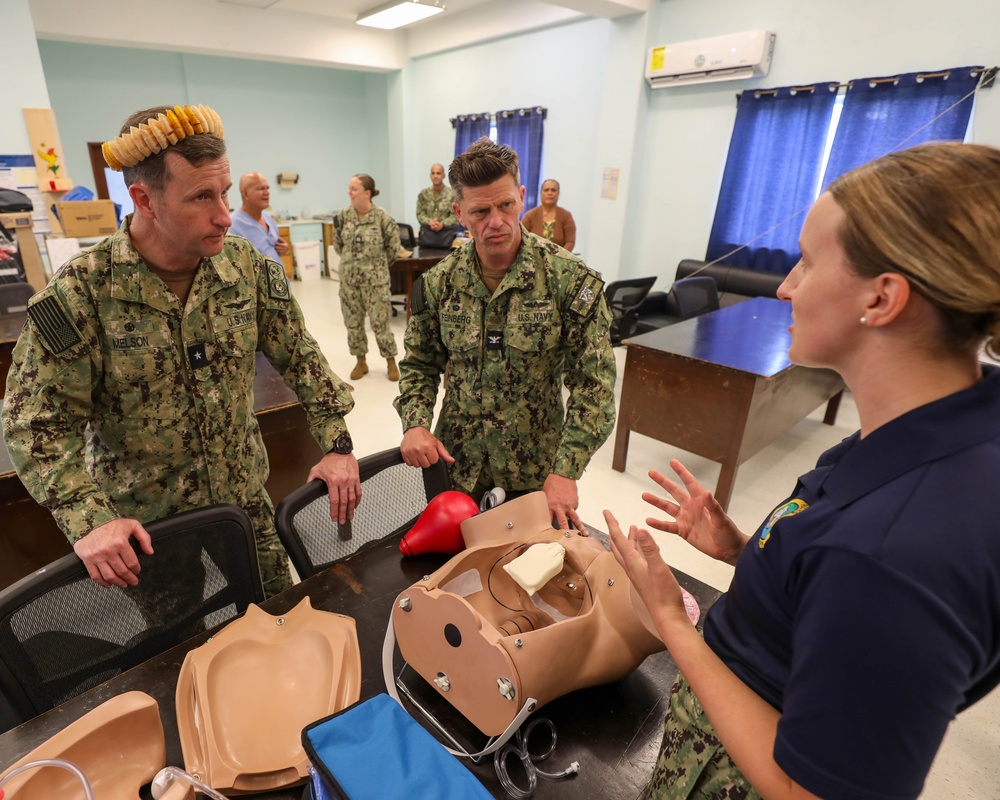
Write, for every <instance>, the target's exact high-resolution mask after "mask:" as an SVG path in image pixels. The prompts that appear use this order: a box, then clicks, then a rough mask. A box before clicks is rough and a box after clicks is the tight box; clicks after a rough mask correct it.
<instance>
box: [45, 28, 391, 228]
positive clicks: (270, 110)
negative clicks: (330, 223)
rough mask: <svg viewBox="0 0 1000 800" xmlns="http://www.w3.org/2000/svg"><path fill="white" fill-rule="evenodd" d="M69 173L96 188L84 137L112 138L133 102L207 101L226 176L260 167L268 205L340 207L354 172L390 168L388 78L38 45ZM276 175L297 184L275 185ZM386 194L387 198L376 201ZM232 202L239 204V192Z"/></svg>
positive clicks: (314, 209)
mask: <svg viewBox="0 0 1000 800" xmlns="http://www.w3.org/2000/svg"><path fill="white" fill-rule="evenodd" d="M38 44H39V51H40V53H41V60H42V64H43V66H44V70H45V78H46V81H47V83H48V88H49V95H50V97H51V103H52V108H53V109H55V112H56V118H57V120H58V121H59V131H60V135H61V137H62V141H63V148H64V149H65V151H66V160H67V164H68V166H69V170H70V175H71V176H72V177H73V179H74V181H75V182H76V183H77V184H83V185H86V186H89V187H90V188H93V175H92V172H91V169H90V162H89V158H88V156H87V148H86V143H87V142H90V141H104V140H106V139H109V138H111V137H112V136H114V135H117V133H118V130H119V128H120V126H121V123H122V122H123V121H124V120H125V119H126V118H127V117H128V116H129V114H131V113H132V112H133V111H136V110H138V109H140V108H144V107H148V106H152V105H158V104H162V103H171V104H184V103H189V104H191V103H204V104H205V105H209V106H212V107H213V108H214V109H215V110H216V111H217V112H218V113H219V115H220V116H221V117H222V121H223V124H224V125H225V130H226V144H227V149H228V153H229V160H230V166H231V169H232V174H233V181H234V183H237V182H238V181H239V176H240V175H241V174H242V173H244V172H249V171H255V172H262V173H263V174H264V175H266V176H267V177H268V179H269V180H270V181H271V185H272V191H271V203H272V208H274V209H275V210H287V211H288V212H290V213H291V214H293V215H300V214H301V213H302V212H303V211H304V210H308V211H309V212H310V213H313V214H315V213H321V212H326V211H331V210H334V209H339V208H342V207H343V206H344V205H345V204H346V202H347V194H346V192H347V182H348V180H349V178H350V176H351V175H353V174H354V173H356V172H371V173H372V174H373V175H376V176H377V175H378V174H379V173H380V172H385V171H386V170H387V169H388V156H387V153H386V144H385V143H386V141H387V140H386V132H385V128H386V111H385V108H384V107H385V103H386V97H387V92H388V90H387V88H386V86H387V84H386V82H387V80H388V79H387V77H386V76H385V75H375V74H369V73H361V72H350V71H347V70H335V69H325V68H320V67H307V66H299V65H293V64H277V63H272V62H263V61H248V60H244V59H235V58H220V57H216V56H204V55H192V54H182V53H172V52H166V51H158V50H137V49H131V48H123V47H104V46H99V45H88V44H74V43H67V42H54V41H40V42H39V43H38ZM279 172H297V173H299V176H300V179H299V183H298V185H297V186H296V187H295V188H294V189H291V190H283V189H278V188H276V186H275V184H276V180H275V177H276V176H277V174H278V173H279ZM379 199H380V200H384V199H386V198H382V197H380V198H379ZM231 202H232V204H233V205H234V206H238V205H239V193H238V192H233V194H232V195H231Z"/></svg>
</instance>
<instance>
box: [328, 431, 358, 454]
mask: <svg viewBox="0 0 1000 800" xmlns="http://www.w3.org/2000/svg"><path fill="white" fill-rule="evenodd" d="M353 450H354V442H352V441H351V437H350V436H348V435H347V434H346V433H342V434H340V436H338V437H337V441H335V442H334V443H333V451H332V452H334V453H337V454H338V455H342V456H346V455H347V454H348V453H350V452H351V451H353Z"/></svg>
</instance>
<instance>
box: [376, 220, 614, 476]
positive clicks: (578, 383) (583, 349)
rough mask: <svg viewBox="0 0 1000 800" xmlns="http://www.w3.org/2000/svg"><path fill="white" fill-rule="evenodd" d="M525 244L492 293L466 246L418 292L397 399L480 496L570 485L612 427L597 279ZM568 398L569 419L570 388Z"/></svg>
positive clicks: (556, 250)
mask: <svg viewBox="0 0 1000 800" xmlns="http://www.w3.org/2000/svg"><path fill="white" fill-rule="evenodd" d="M521 236H522V238H523V242H522V244H521V249H520V250H519V251H518V253H517V256H516V258H515V259H514V263H513V264H512V265H511V267H510V269H509V270H508V272H507V274H506V275H505V276H504V278H503V281H502V282H501V283H500V285H499V286H498V287H497V290H496V292H495V293H494V294H493V296H492V297H491V296H490V292H489V289H487V288H486V285H485V284H484V283H483V281H482V278H481V276H480V275H481V273H480V269H479V260H478V257H477V255H476V249H475V243H474V242H469V243H468V244H466V245H465V246H464V247H462V248H461V249H459V250H457V251H456V252H455V253H453V254H451V255H450V256H448V257H447V258H445V259H444V260H443V261H442V262H441V263H440V264H438V265H437V266H435V267H434V268H432V269H431V270H430V271H428V272H427V273H425V274H424V275H423V276H422V279H421V280H420V281H418V282H417V284H416V285H415V286H414V293H413V302H412V308H411V311H412V314H413V316H412V317H411V319H410V324H409V326H408V327H407V329H406V340H405V344H406V356H405V358H404V359H403V361H402V364H401V365H400V367H401V376H402V377H401V379H400V383H399V391H400V394H399V397H398V398H396V400H395V402H394V405H395V406H396V410H397V411H398V412H399V416H400V419H401V420H402V423H403V430H404V431H405V430H408V429H409V428H412V427H416V426H421V427H425V428H428V429H430V427H431V419H432V417H433V414H434V402H435V398H436V396H437V388H438V384H439V383H440V378H441V375H442V373H444V374H445V396H444V402H443V406H442V409H441V416H440V419H439V420H438V424H437V429H436V431H435V434H436V436H437V437H438V439H440V440H441V442H442V443H443V444H444V445H445V447H447V448H448V451H449V452H450V453H451V455H452V456H454V458H455V463H454V464H453V465H451V467H450V472H451V477H452V480H453V482H454V483H455V484H456V486H457V488H460V489H462V490H463V491H466V492H472V493H477V492H478V491H480V490H482V489H483V487H484V486H486V487H487V488H490V487H492V486H493V485H494V484H495V485H499V486H502V487H503V488H504V489H507V490H508V491H532V490H538V489H541V488H542V484H543V483H544V482H545V479H546V478H547V477H548V475H549V474H550V473H553V472H554V473H556V474H558V475H562V476H564V477H567V478H572V479H574V480H576V479H578V478H579V477H580V476H581V475H582V474H583V471H584V469H585V468H586V466H587V464H588V462H589V461H590V458H591V456H592V455H593V454H594V451H596V450H597V448H598V447H600V446H601V444H603V443H604V441H605V439H607V437H608V435H609V434H610V433H611V429H612V427H613V426H614V418H615V406H614V385H615V358H614V355H613V354H612V351H611V341H610V338H609V334H608V327H609V324H610V319H611V315H610V313H609V311H608V306H607V303H606V302H605V300H604V293H603V291H602V289H603V285H604V284H603V282H602V281H601V279H600V277H598V275H597V273H596V272H594V271H593V270H591V269H588V268H587V267H586V266H585V265H584V264H583V262H582V261H581V260H580V259H579V258H577V257H576V256H574V255H572V254H571V253H568V252H566V251H565V250H563V249H562V248H560V247H558V246H557V245H555V244H553V243H552V242H548V241H545V240H544V239H542V238H540V237H538V236H535V235H534V234H531V233H528V232H527V231H526V230H525V229H524V227H523V226H522V228H521ZM564 382H565V385H566V388H567V389H568V390H569V403H568V406H567V409H566V411H565V413H564V409H563V402H562V389H563V383H564Z"/></svg>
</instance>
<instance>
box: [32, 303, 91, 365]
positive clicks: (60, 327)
mask: <svg viewBox="0 0 1000 800" xmlns="http://www.w3.org/2000/svg"><path fill="white" fill-rule="evenodd" d="M28 316H29V317H31V321H32V322H34V323H35V327H37V328H38V331H39V333H41V334H42V338H43V339H44V340H45V344H46V346H47V347H48V348H49V350H51V351H52V352H53V353H61V352H62V351H63V350H66V349H67V348H69V347H72V346H73V345H75V344H79V343H80V342H81V341H82V340H81V339H80V334H79V333H78V332H77V330H76V328H75V327H73V323H72V322H70V321H69V315H68V314H67V313H66V309H65V308H63V305H62V303H60V302H59V299H58V298H57V297H55V296H53V295H51V294H50V295H49V296H48V297H43V298H42V299H41V300H39V301H38V302H37V303H32V304H31V305H30V306H28Z"/></svg>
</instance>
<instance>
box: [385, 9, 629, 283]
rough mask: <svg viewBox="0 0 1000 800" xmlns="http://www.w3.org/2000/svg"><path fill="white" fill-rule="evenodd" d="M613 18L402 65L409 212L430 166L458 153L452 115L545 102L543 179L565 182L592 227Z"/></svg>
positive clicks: (573, 205)
mask: <svg viewBox="0 0 1000 800" xmlns="http://www.w3.org/2000/svg"><path fill="white" fill-rule="evenodd" d="M612 24H613V23H611V22H609V21H608V20H587V21H584V22H573V23H569V24H566V25H562V26H559V27H555V28H550V29H548V30H545V31H538V32H535V33H529V34H522V35H518V36H514V37H512V38H509V39H503V40H501V41H496V42H489V43H487V44H482V45H477V46H475V47H467V48H462V49H459V50H454V51H451V52H448V53H442V54H439V55H433V56H427V57H425V58H419V59H415V60H414V61H413V62H412V63H411V65H409V66H408V67H407V68H406V70H404V72H406V73H409V74H408V75H407V86H408V88H409V90H410V94H409V96H408V104H409V112H408V114H407V123H406V129H407V135H408V136H410V137H412V138H413V140H414V141H415V142H416V148H415V150H416V153H415V159H416V160H415V162H412V163H407V164H406V175H405V186H406V194H407V196H408V197H411V198H412V203H411V208H410V209H408V210H409V214H410V217H415V216H416V214H415V205H416V197H417V193H418V192H419V191H420V190H421V189H422V188H424V187H425V186H427V185H429V183H430V180H429V178H428V174H429V172H430V166H431V164H433V163H434V162H441V163H443V164H444V165H445V168H446V169H447V166H448V164H449V163H450V162H451V160H452V158H454V151H455V131H454V129H453V128H452V127H451V124H450V123H449V119H451V118H452V117H455V116H457V115H458V114H463V113H471V112H480V111H488V112H496V111H502V110H504V109H508V108H521V107H526V106H544V107H545V108H547V109H548V117H547V119H546V121H545V139H544V151H545V153H544V163H543V166H542V177H543V178H546V177H552V178H555V179H556V180H558V181H559V183H560V185H561V187H562V193H561V197H560V201H559V203H560V205H562V206H564V207H565V208H567V209H568V210H569V211H570V212H571V213H572V214H573V217H574V219H575V220H576V223H577V227H578V228H579V229H580V230H581V231H582V232H585V231H587V230H589V228H590V214H591V197H592V195H593V191H594V187H595V180H594V172H595V168H596V153H597V144H598V133H599V129H600V125H601V103H600V99H601V96H602V93H603V90H604V72H605V64H604V63H603V58H602V54H603V53H605V52H606V49H607V44H608V37H609V34H610V31H611V25H612ZM584 243H585V240H581V242H580V244H579V245H578V248H579V247H580V246H581V245H583V244H584ZM583 254H584V257H585V258H586V255H587V254H586V252H585V251H584V253H583ZM594 266H595V267H597V268H599V269H600V268H601V265H597V264H595V265H594Z"/></svg>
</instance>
